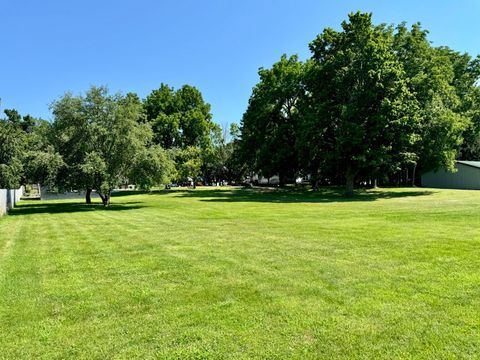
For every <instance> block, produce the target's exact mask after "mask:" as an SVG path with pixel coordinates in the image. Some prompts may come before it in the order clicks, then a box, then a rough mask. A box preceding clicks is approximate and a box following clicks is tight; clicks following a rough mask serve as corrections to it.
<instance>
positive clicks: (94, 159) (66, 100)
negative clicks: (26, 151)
mask: <svg viewBox="0 0 480 360" xmlns="http://www.w3.org/2000/svg"><path fill="white" fill-rule="evenodd" d="M52 111H53V114H54V122H53V124H52V127H53V132H52V134H53V139H54V140H53V143H54V144H55V145H56V147H57V151H58V152H59V153H60V154H61V155H62V156H63V160H64V161H65V163H66V167H65V170H64V172H63V177H62V178H61V182H62V183H63V184H64V185H65V186H67V185H69V186H70V187H73V188H82V189H87V190H88V189H96V190H97V191H98V193H99V195H100V196H101V197H102V199H103V200H104V204H105V205H108V203H109V199H110V193H111V191H112V190H113V189H114V188H115V187H117V186H118V185H119V184H121V183H122V182H123V181H124V179H125V178H127V176H128V175H130V174H131V173H132V169H133V168H134V167H135V166H137V172H136V175H137V180H140V178H139V176H140V175H139V174H140V173H139V172H138V163H137V164H136V163H135V158H136V157H138V156H139V155H138V154H139V153H142V152H144V151H145V147H146V146H147V145H148V144H149V143H150V141H151V139H152V131H151V128H150V125H149V124H148V123H145V122H143V121H140V120H141V119H142V117H143V108H142V104H141V102H140V100H139V99H138V97H137V96H136V95H134V94H127V95H126V96H122V95H120V94H117V95H109V94H108V91H107V89H106V88H105V87H92V88H91V89H90V90H89V91H88V92H87V93H86V94H85V96H72V95H71V94H65V95H64V96H63V97H62V98H60V99H59V100H57V101H55V102H54V103H53V104H52ZM151 176H154V175H153V174H152V175H151ZM148 182H149V181H148V180H144V181H143V183H144V184H146V183H148Z"/></svg>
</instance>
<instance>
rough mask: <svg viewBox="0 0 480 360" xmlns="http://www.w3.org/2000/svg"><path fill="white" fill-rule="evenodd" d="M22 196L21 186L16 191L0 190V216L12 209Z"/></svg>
mask: <svg viewBox="0 0 480 360" xmlns="http://www.w3.org/2000/svg"><path fill="white" fill-rule="evenodd" d="M22 196H23V186H22V187H21V188H20V189H16V190H7V189H0V216H1V215H5V214H6V213H7V211H8V210H10V209H13V208H14V207H15V205H16V204H17V202H19V201H20V198H21V197H22Z"/></svg>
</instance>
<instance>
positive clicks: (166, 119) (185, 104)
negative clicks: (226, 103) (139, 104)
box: [143, 84, 216, 149]
mask: <svg viewBox="0 0 480 360" xmlns="http://www.w3.org/2000/svg"><path fill="white" fill-rule="evenodd" d="M143 106H144V109H145V113H146V116H147V120H148V121H149V122H150V123H151V125H152V129H153V132H154V140H155V142H156V143H157V144H159V145H160V146H162V147H163V148H164V149H170V148H174V147H177V148H185V147H188V146H199V147H201V148H206V147H208V146H210V145H211V143H210V134H211V131H212V130H213V129H214V128H215V126H216V125H215V124H214V123H213V122H212V114H211V112H210V104H208V103H206V102H205V101H204V100H203V96H202V94H201V92H200V91H199V90H198V89H197V88H195V87H193V86H190V85H184V86H182V87H181V88H180V89H178V90H176V91H175V90H174V89H173V88H171V87H169V86H167V85H165V84H162V85H161V86H160V88H159V89H157V90H153V91H152V92H151V93H150V94H149V95H148V96H147V98H146V99H145V101H144V104H143Z"/></svg>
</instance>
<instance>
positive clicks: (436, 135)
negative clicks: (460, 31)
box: [392, 24, 478, 172]
mask: <svg viewBox="0 0 480 360" xmlns="http://www.w3.org/2000/svg"><path fill="white" fill-rule="evenodd" d="M427 35H428V32H427V31H426V30H424V29H422V28H421V26H420V24H414V25H413V26H412V27H411V29H408V28H407V27H406V25H405V24H400V25H399V26H398V27H397V29H396V32H395V35H394V41H393V44H392V48H393V51H394V54H395V55H396V57H397V59H398V60H399V61H400V62H401V64H402V66H403V69H404V71H405V73H406V75H407V77H408V80H409V81H408V87H409V90H410V92H411V93H412V94H413V95H414V97H415V99H416V101H417V103H418V109H417V111H416V116H417V117H418V124H419V126H418V129H417V136H418V141H417V142H416V143H415V146H414V147H413V148H412V149H413V150H412V151H413V152H414V153H415V154H416V160H415V161H413V162H412V166H413V169H415V168H416V167H417V165H418V166H419V168H420V171H422V172H425V171H429V170H436V169H438V168H441V167H445V168H450V169H452V168H453V164H454V160H455V158H456V157H457V155H458V148H459V146H460V144H461V143H462V140H463V138H462V135H463V132H464V130H465V129H466V128H468V126H469V124H470V119H469V115H468V110H469V108H470V107H471V106H470V104H468V102H469V101H470V100H469V98H470V97H471V92H472V91H473V88H474V84H475V82H476V79H477V78H478V69H477V68H476V66H475V64H474V63H473V62H472V60H471V59H470V57H469V56H468V55H461V54H459V53H456V52H454V51H452V50H450V49H448V48H446V47H440V48H435V47H433V46H432V45H431V43H430V42H429V41H428V38H427Z"/></svg>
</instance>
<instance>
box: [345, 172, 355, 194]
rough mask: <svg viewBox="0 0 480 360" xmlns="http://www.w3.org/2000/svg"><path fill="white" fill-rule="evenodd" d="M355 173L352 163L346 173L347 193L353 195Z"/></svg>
mask: <svg viewBox="0 0 480 360" xmlns="http://www.w3.org/2000/svg"><path fill="white" fill-rule="evenodd" d="M355 175H356V173H355V172H354V171H353V170H352V167H351V165H350V164H349V165H347V171H346V173H345V180H346V183H345V195H347V196H352V195H353V185H354V182H355Z"/></svg>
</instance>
